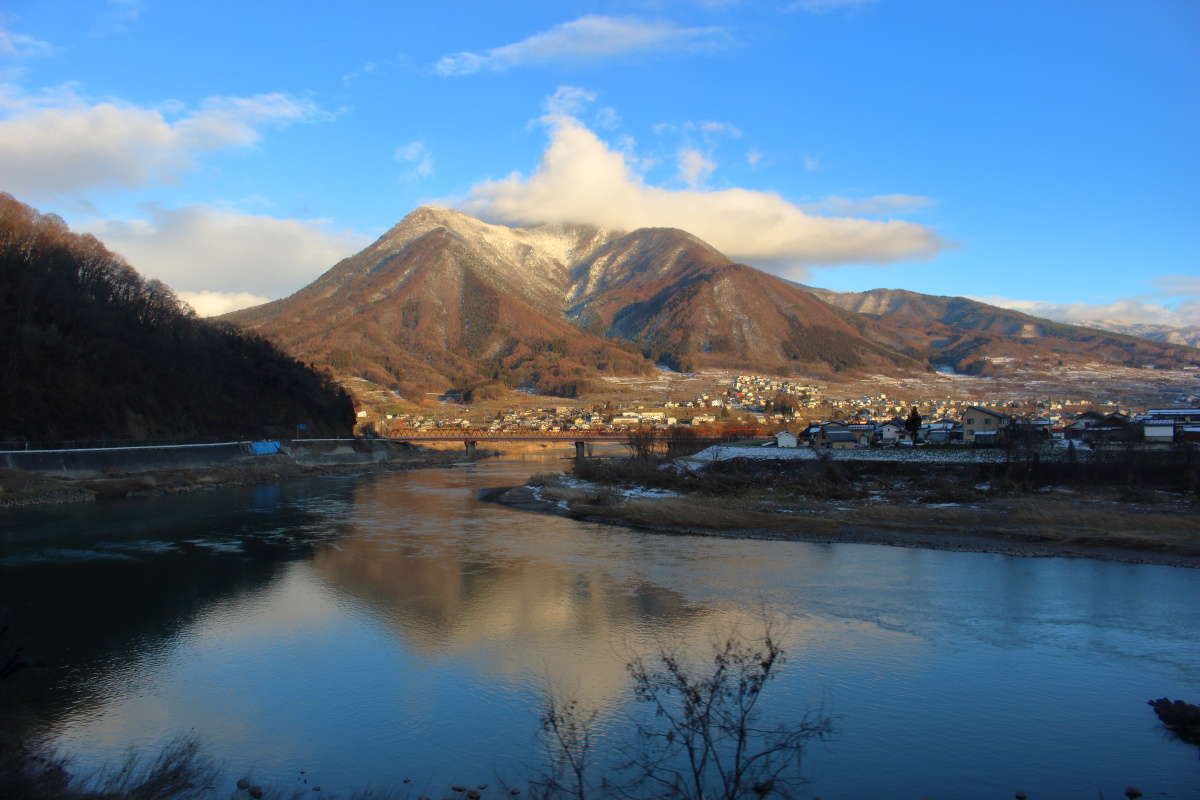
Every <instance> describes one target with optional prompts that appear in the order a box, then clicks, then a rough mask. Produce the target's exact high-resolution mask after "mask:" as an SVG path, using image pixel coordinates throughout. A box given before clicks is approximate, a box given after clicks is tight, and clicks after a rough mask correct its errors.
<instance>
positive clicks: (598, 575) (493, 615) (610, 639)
mask: <svg viewBox="0 0 1200 800" xmlns="http://www.w3.org/2000/svg"><path fill="white" fill-rule="evenodd" d="M423 477H424V476H423ZM462 495H463V492H462V489H461V488H460V489H459V492H458V497H461V496H462ZM357 499H358V502H357V504H356V506H355V510H354V514H353V515H352V519H351V520H350V524H349V528H348V530H347V531H346V535H345V536H344V538H342V539H341V541H340V542H339V547H338V548H336V549H335V548H325V549H322V550H321V551H319V552H318V553H317V555H316V556H315V557H314V560H313V567H314V569H315V570H316V572H317V573H318V574H319V575H321V576H322V577H323V578H324V579H325V580H326V581H328V582H329V584H330V585H332V586H334V587H336V588H337V589H338V590H339V591H341V592H344V593H346V594H347V595H350V596H353V597H355V598H357V599H359V600H362V601H364V602H365V603H366V604H368V605H369V606H370V607H371V608H373V609H374V610H375V613H377V614H378V615H379V616H380V617H382V618H383V619H384V620H385V621H386V622H387V624H388V625H389V626H391V627H392V628H393V629H394V630H396V631H398V632H399V633H400V634H401V636H402V638H403V641H404V642H405V643H406V645H407V646H408V647H410V648H412V649H413V650H415V651H416V652H418V653H420V654H422V655H423V656H424V657H425V658H426V659H429V660H440V659H442V657H443V656H445V655H447V654H448V655H450V656H452V657H453V658H455V659H462V660H466V661H468V662H470V663H473V664H475V669H476V670H477V672H479V673H481V674H486V673H490V672H500V673H504V674H509V675H517V676H520V677H521V679H522V680H525V681H530V682H533V683H538V684H540V683H541V682H548V683H549V684H550V685H551V686H554V687H556V688H558V689H560V690H562V691H565V692H567V693H569V694H572V695H573V696H575V697H577V698H578V699H580V700H583V701H584V702H585V703H588V704H592V705H597V706H600V705H608V704H610V703H612V702H614V701H617V700H620V699H623V698H624V697H625V695H626V691H627V688H628V685H629V678H628V675H627V672H626V668H625V665H626V664H627V663H628V661H629V660H630V659H631V658H632V657H633V656H635V655H639V654H645V653H649V652H653V651H655V650H656V649H657V648H658V647H660V646H667V647H672V648H676V649H679V650H680V651H681V653H682V654H683V655H684V656H685V657H689V658H700V659H705V658H707V657H708V656H709V655H710V653H711V646H712V644H713V641H714V638H715V637H716V636H719V635H724V634H727V633H729V632H730V631H732V630H734V629H738V630H740V631H742V632H744V633H746V634H748V635H753V634H755V633H756V632H758V631H759V630H761V625H762V621H761V619H759V618H758V615H757V613H756V612H755V610H754V609H753V607H747V606H745V605H743V604H739V603H735V602H732V601H730V602H721V603H717V604H708V605H700V604H697V603H694V602H691V601H689V600H687V599H686V598H685V597H684V596H683V595H682V594H681V593H680V592H677V591H675V590H673V589H669V588H665V587H662V586H658V585H655V584H653V583H651V582H649V581H647V580H645V579H644V578H640V577H636V576H633V575H629V574H628V572H627V570H628V567H629V565H630V564H636V563H637V562H638V558H639V555H640V553H639V552H638V545H637V544H636V540H635V539H630V538H629V537H624V536H607V537H605V538H604V539H602V540H600V546H602V547H604V548H606V549H607V550H609V551H611V552H610V553H609V555H608V558H607V559H606V560H605V561H602V562H601V564H600V566H601V567H602V568H601V569H597V563H596V562H595V561H593V560H591V559H586V560H585V559H579V558H577V557H573V556H572V555H571V553H572V552H574V551H576V550H577V549H578V547H579V545H580V542H579V541H578V537H577V536H576V537H575V541H572V542H571V543H570V545H569V546H568V548H567V550H565V551H559V550H558V548H557V547H556V544H555V539H554V537H555V536H556V535H557V534H559V533H566V532H568V530H567V529H569V528H573V529H574V530H572V531H571V532H577V530H578V527H579V526H578V523H575V522H572V521H569V520H561V519H559V518H556V517H545V516H536V515H525V516H524V517H522V516H514V514H513V512H508V511H507V510H505V509H501V508H498V507H496V506H486V507H483V510H484V512H485V513H487V514H491V515H493V520H492V522H491V523H490V524H488V525H487V526H483V527H480V528H479V529H472V528H471V527H470V525H469V524H468V525H467V526H464V524H463V520H464V516H465V510H464V508H463V504H462V503H461V502H448V501H447V499H446V496H445V493H440V492H429V491H427V489H424V490H414V487H411V486H410V485H409V484H408V482H407V481H403V480H397V481H379V482H377V483H375V484H373V485H372V486H371V487H370V488H369V489H367V490H365V491H363V492H361V493H360V494H359V496H358V498H357ZM439 518H442V519H443V520H444V523H445V527H443V528H439V527H438V526H437V524H436V522H437V521H438V520H439ZM513 519H515V520H516V521H517V522H518V524H507V525H506V524H505V521H506V520H513ZM410 522H411V524H410ZM431 522H432V523H434V524H431ZM556 528H561V529H562V530H561V531H559V530H555V529H556ZM560 546H561V545H560ZM605 563H607V564H611V565H612V566H613V567H614V569H612V570H609V569H605V568H603V567H604V566H605ZM622 569H624V570H626V574H625V575H624V576H621V575H620V572H621V571H622ZM804 625H805V623H804V622H803V621H800V620H791V621H790V624H788V625H787V626H785V629H784V630H783V632H782V635H783V636H784V637H785V642H784V644H785V646H788V647H794V646H798V643H799V639H798V637H799V636H800V635H801V634H802V633H803V628H804Z"/></svg>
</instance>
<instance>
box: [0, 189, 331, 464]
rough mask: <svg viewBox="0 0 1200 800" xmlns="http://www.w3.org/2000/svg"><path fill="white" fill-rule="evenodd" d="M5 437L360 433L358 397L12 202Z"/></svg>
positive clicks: (2, 230)
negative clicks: (202, 315) (304, 430)
mask: <svg viewBox="0 0 1200 800" xmlns="http://www.w3.org/2000/svg"><path fill="white" fill-rule="evenodd" d="M0 376H2V377H0V441H9V442H11V441H14V440H17V441H20V440H29V441H34V442H39V443H41V442H56V441H64V440H80V439H123V438H132V439H157V438H208V437H226V436H229V437H243V436H278V435H284V434H286V433H287V432H289V431H294V430H295V426H296V425H298V424H306V425H307V426H308V430H309V431H313V432H325V433H348V432H349V431H350V429H351V427H352V426H353V423H354V409H353V405H352V404H351V401H350V398H349V397H348V396H347V395H346V393H345V392H344V391H343V390H342V389H341V388H340V387H339V386H337V384H336V383H334V382H333V380H332V379H331V378H329V377H328V376H327V375H325V374H323V373H320V372H317V371H315V370H314V369H313V368H311V367H309V366H306V365H304V364H302V363H300V362H299V361H297V360H295V359H294V358H292V357H290V356H287V355H285V354H283V353H282V352H281V351H280V350H279V349H278V348H276V347H275V346H274V345H272V344H271V343H269V342H267V341H266V340H265V339H263V338H261V337H260V336H257V335H255V334H252V333H247V332H244V331H240V330H238V329H236V328H233V327H232V326H229V325H225V324H221V323H215V322H210V321H207V320H203V319H199V318H197V317H196V316H195V314H194V313H193V312H192V311H191V310H190V309H189V308H188V307H187V306H186V305H183V304H181V303H180V302H179V301H178V300H177V299H176V297H175V295H174V293H172V291H171V290H170V289H169V288H168V287H167V286H166V285H164V284H163V283H161V282H159V281H155V280H145V279H143V278H142V277H141V276H140V275H138V273H137V272H136V271H135V270H134V269H133V268H132V267H130V266H129V265H128V264H126V263H125V261H124V260H123V259H122V258H121V257H120V256H118V255H116V254H114V253H111V252H109V251H108V250H107V249H106V248H105V247H104V245H103V244H101V243H100V241H99V240H97V239H96V238H95V237H93V236H90V235H79V234H75V233H72V232H71V231H70V230H69V229H68V228H67V225H66V224H65V223H64V222H63V221H62V220H61V219H60V218H58V217H56V216H54V215H46V214H39V213H38V212H37V211H35V210H34V209H32V208H30V207H29V206H26V205H24V204H23V203H20V202H18V201H17V200H15V199H14V198H13V197H12V196H10V195H8V194H3V193H0Z"/></svg>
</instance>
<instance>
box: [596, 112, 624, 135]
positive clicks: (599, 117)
mask: <svg viewBox="0 0 1200 800" xmlns="http://www.w3.org/2000/svg"><path fill="white" fill-rule="evenodd" d="M596 127H597V128H600V129H601V130H606V131H615V130H616V129H617V128H619V127H621V115H620V114H618V113H617V110H616V109H615V108H613V107H612V106H605V107H604V108H602V109H600V110H599V111H597V112H596Z"/></svg>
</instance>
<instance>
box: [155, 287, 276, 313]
mask: <svg viewBox="0 0 1200 800" xmlns="http://www.w3.org/2000/svg"><path fill="white" fill-rule="evenodd" d="M176 294H177V296H178V297H179V299H180V300H182V301H183V302H185V303H187V304H188V305H189V306H191V307H192V309H193V310H194V311H195V312H196V313H197V314H199V315H200V316H202V317H217V316H220V315H221V314H228V313H229V312H230V311H237V310H238V309H240V308H249V307H250V306H260V305H262V304H263V303H266V302H269V301H270V299H271V298H269V297H264V296H262V295H259V294H250V293H249V292H207V291H205V292H177V293H176Z"/></svg>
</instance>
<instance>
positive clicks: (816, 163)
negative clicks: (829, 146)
mask: <svg viewBox="0 0 1200 800" xmlns="http://www.w3.org/2000/svg"><path fill="white" fill-rule="evenodd" d="M820 168H821V161H820V160H819V159H818V158H817V157H816V156H810V155H809V154H808V153H805V154H804V169H805V170H806V171H808V172H816V171H817V170H819V169H820Z"/></svg>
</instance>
